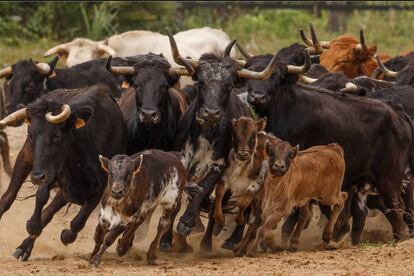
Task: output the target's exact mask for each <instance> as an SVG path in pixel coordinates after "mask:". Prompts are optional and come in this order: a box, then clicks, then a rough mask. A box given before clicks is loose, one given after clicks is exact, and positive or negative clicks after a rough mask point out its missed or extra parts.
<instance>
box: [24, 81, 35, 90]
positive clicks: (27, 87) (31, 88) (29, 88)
mask: <svg viewBox="0 0 414 276" xmlns="http://www.w3.org/2000/svg"><path fill="white" fill-rule="evenodd" d="M33 89H34V84H33V83H30V84H28V85H27V86H26V87H25V88H24V90H25V92H30V91H32V90H33Z"/></svg>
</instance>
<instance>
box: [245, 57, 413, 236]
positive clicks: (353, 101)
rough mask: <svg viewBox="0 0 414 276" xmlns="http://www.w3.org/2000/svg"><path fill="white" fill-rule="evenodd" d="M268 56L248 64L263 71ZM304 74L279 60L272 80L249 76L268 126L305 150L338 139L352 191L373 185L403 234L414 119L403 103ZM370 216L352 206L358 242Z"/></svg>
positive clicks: (338, 229)
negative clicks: (334, 87) (309, 80)
mask: <svg viewBox="0 0 414 276" xmlns="http://www.w3.org/2000/svg"><path fill="white" fill-rule="evenodd" d="M307 56H309V55H307ZM268 60H269V57H263V56H257V57H253V58H251V59H249V60H248V61H247V64H246V67H245V68H247V69H249V70H253V71H261V70H263V68H264V67H265V66H266V64H267V63H268ZM298 78H299V77H298V75H297V74H292V73H291V72H289V70H288V68H287V65H286V64H285V63H283V62H281V61H279V62H278V63H277V67H276V69H275V70H274V72H273V74H272V76H271V77H270V78H268V79H267V80H264V81H262V82H256V81H250V80H248V81H247V86H248V91H249V96H248V100H249V103H250V104H251V105H252V106H254V108H255V110H256V112H257V113H259V114H260V115H261V116H266V117H267V121H268V124H267V129H266V130H267V131H269V132H271V133H273V134H275V135H276V136H277V137H280V138H281V139H283V140H286V141H289V143H291V144H293V145H300V147H301V148H302V149H306V148H308V147H311V146H315V145H325V144H329V143H334V142H335V143H338V144H339V145H341V146H342V147H343V149H344V152H345V159H346V171H345V178H344V183H343V187H342V188H343V190H345V191H349V192H350V193H352V191H353V188H354V187H355V186H356V187H358V186H359V187H361V186H363V185H365V184H366V183H369V184H371V185H372V187H374V188H375V189H376V190H377V191H378V193H379V194H380V196H381V197H382V199H383V200H384V204H385V206H386V208H387V209H388V210H390V211H389V212H387V213H386V214H385V215H386V216H387V218H388V220H389V221H390V223H391V225H392V228H393V237H394V239H396V240H399V239H401V238H402V229H403V228H402V222H403V219H402V217H403V216H402V212H401V211H400V210H401V209H400V208H401V207H402V206H400V202H401V195H400V193H401V189H402V179H403V176H404V171H405V169H406V166H407V165H409V166H410V167H411V168H412V167H413V165H414V164H413V160H414V159H413V157H414V156H413V153H414V152H413V131H412V123H411V120H410V118H409V117H408V116H407V114H406V113H405V112H404V111H403V110H402V108H401V106H399V105H394V104H388V103H385V102H382V101H380V100H377V99H370V98H365V97H357V96H354V95H348V94H347V93H335V92H332V91H329V90H326V89H323V88H318V87H311V86H308V85H303V84H300V83H298V82H297V81H298ZM349 198H353V197H352V196H351V197H349ZM350 206H351V205H350V204H347V205H346V207H345V210H344V211H343V212H342V215H341V217H340V219H339V221H340V222H339V223H337V226H336V229H335V232H336V233H343V232H344V231H343V229H342V227H345V226H346V223H345V222H348V217H347V215H349V214H350V213H351V211H350V210H349V208H350ZM347 208H348V210H347ZM366 215H367V214H366V208H361V209H358V208H355V209H354V210H352V216H353V229H352V242H353V243H354V244H357V243H359V240H360V237H361V234H362V230H363V227H364V223H365V217H366ZM282 231H283V229H282ZM339 236H340V235H336V238H339Z"/></svg>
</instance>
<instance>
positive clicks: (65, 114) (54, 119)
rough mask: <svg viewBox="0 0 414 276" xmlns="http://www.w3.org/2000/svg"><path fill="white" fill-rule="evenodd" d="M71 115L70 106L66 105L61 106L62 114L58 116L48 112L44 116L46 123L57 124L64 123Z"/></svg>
mask: <svg viewBox="0 0 414 276" xmlns="http://www.w3.org/2000/svg"><path fill="white" fill-rule="evenodd" d="M70 114H71V110H70V106H69V105H67V104H64V105H62V112H60V113H59V114H58V115H52V112H48V113H46V115H45V118H46V121H48V122H49V123H51V124H59V123H63V122H64V121H66V120H67V119H68V118H69V116H70Z"/></svg>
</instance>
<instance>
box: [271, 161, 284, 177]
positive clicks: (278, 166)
mask: <svg viewBox="0 0 414 276" xmlns="http://www.w3.org/2000/svg"><path fill="white" fill-rule="evenodd" d="M286 171H287V169H286V164H285V162H283V161H276V162H275V163H274V164H273V166H272V168H271V173H272V174H273V175H275V176H282V175H284V174H285V173H286Z"/></svg>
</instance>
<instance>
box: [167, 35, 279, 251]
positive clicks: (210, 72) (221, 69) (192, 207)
mask: <svg viewBox="0 0 414 276" xmlns="http://www.w3.org/2000/svg"><path fill="white" fill-rule="evenodd" d="M169 38H170V43H171V48H172V52H173V57H174V59H175V61H176V62H177V63H178V64H182V65H184V64H186V63H187V66H188V65H190V66H191V67H193V68H194V71H195V72H194V74H193V79H194V80H195V81H196V83H195V84H194V89H195V91H196V94H197V96H196V98H195V99H194V100H193V101H192V102H191V104H190V106H189V107H188V109H187V110H186V112H185V113H184V114H183V116H182V117H181V119H180V121H179V123H178V132H177V140H176V149H177V150H181V151H182V152H183V154H184V158H183V162H184V164H185V166H186V168H187V170H188V174H189V181H188V182H189V184H188V185H187V190H189V194H190V202H189V204H188V206H187V209H186V210H185V212H184V214H183V216H182V217H181V218H180V221H179V223H178V225H177V232H178V233H179V234H182V235H184V236H187V235H189V234H190V233H191V230H192V227H194V226H195V224H196V218H197V217H198V215H199V212H200V207H201V205H202V203H203V200H204V199H206V201H207V202H208V203H209V200H208V196H209V195H210V194H211V192H212V191H213V189H214V187H215V184H216V183H217V181H218V180H219V179H220V178H221V177H222V175H223V172H224V170H225V168H226V161H227V157H228V154H229V151H230V148H231V143H229V141H230V139H231V137H232V124H231V122H232V119H234V118H235V119H237V118H239V117H241V116H249V117H251V114H250V112H249V110H248V108H247V107H246V106H245V105H244V104H243V103H242V102H241V101H240V100H239V98H238V97H237V95H235V94H234V93H233V92H232V87H233V86H234V85H235V84H236V82H238V81H239V79H240V78H250V79H264V78H267V77H268V76H269V73H270V72H271V70H272V67H273V64H274V61H275V60H276V59H273V60H272V61H270V62H269V63H268V66H267V67H266V68H265V69H264V70H263V71H262V72H260V73H259V72H255V73H253V72H251V71H249V70H245V69H242V65H241V63H242V64H244V62H240V63H239V62H237V61H236V60H234V59H232V58H231V57H230V56H229V53H230V50H231V48H232V46H233V45H234V43H235V40H234V41H232V42H231V43H230V44H229V45H228V46H227V47H226V49H225V51H224V52H223V53H219V52H217V53H207V54H204V55H202V56H201V58H200V60H198V61H196V60H189V59H185V58H182V57H181V56H180V55H179V53H178V49H177V46H176V44H175V41H174V38H173V37H172V35H170V36H169ZM211 212H212V208H211V209H210V216H209V223H208V226H207V230H206V235H205V236H204V238H203V239H202V241H201V247H202V248H203V249H205V250H211V233H212V230H213V227H214V219H213V218H212V213H211ZM243 229H244V226H239V227H237V228H236V231H235V232H234V233H233V234H234V235H233V237H231V238H230V239H229V240H228V243H238V242H239V241H240V239H241V237H240V234H241V235H242V233H243ZM235 233H238V234H235ZM237 235H239V236H237ZM236 237H237V238H236ZM232 238H234V239H236V240H233V239H232ZM237 239H238V240H237Z"/></svg>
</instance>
